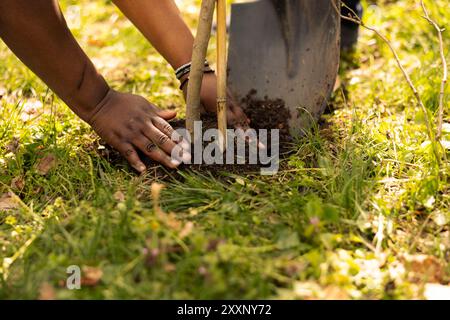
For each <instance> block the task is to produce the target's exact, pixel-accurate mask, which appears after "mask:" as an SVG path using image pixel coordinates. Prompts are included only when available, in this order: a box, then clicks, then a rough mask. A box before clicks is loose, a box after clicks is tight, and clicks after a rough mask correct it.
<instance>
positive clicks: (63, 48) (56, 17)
mask: <svg viewBox="0 0 450 320" xmlns="http://www.w3.org/2000/svg"><path fill="white" fill-rule="evenodd" d="M0 36H1V38H2V39H3V40H4V42H5V43H6V44H7V45H8V46H9V47H10V49H11V50H12V51H13V52H14V53H15V54H16V55H17V56H18V57H19V59H21V60H22V61H23V62H24V63H25V64H26V65H27V66H28V67H29V68H30V69H31V70H33V71H34V72H35V73H36V74H37V75H38V76H39V77H40V78H41V79H42V80H43V81H44V82H45V83H46V84H47V85H48V86H49V87H50V88H51V89H52V90H53V91H54V92H55V93H56V94H57V95H58V96H59V97H60V98H61V99H63V100H64V101H65V102H66V103H67V105H68V106H69V107H71V108H72V110H73V111H74V112H76V113H77V114H78V115H79V116H80V117H81V118H82V119H84V120H88V119H89V117H90V115H91V113H92V110H93V109H94V108H95V106H96V105H97V104H98V103H99V102H100V101H101V100H102V99H103V98H104V97H105V95H106V93H107V91H108V90H109V87H108V85H107V84H106V82H105V80H104V79H103V77H102V76H101V75H99V74H98V72H97V71H96V69H95V67H94V65H93V64H92V62H91V61H90V60H89V58H88V57H87V56H86V54H85V53H84V52H83V50H82V49H81V48H80V46H79V45H78V43H77V42H76V40H75V38H74V37H73V36H72V34H71V33H70V30H69V29H68V27H67V25H66V22H65V20H64V17H63V15H62V13H61V10H60V8H59V6H58V3H57V1H56V0H33V1H29V0H1V1H0Z"/></svg>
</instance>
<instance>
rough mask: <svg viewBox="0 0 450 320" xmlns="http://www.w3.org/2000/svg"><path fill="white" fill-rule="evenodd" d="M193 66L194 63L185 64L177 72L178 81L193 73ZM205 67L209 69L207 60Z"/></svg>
mask: <svg viewBox="0 0 450 320" xmlns="http://www.w3.org/2000/svg"><path fill="white" fill-rule="evenodd" d="M191 66H192V62H188V63H186V64H183V65H182V66H181V67H179V68H178V69H176V70H175V75H176V76H177V79H178V80H180V79H181V78H182V77H183V76H184V75H186V74H188V73H190V72H191ZM205 67H209V63H208V61H206V60H205Z"/></svg>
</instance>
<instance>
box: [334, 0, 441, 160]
mask: <svg viewBox="0 0 450 320" xmlns="http://www.w3.org/2000/svg"><path fill="white" fill-rule="evenodd" d="M330 1H331V2H332V3H333V7H334V9H335V10H336V11H337V13H338V14H339V15H340V17H341V18H342V19H344V20H347V21H351V22H353V23H356V24H358V25H360V26H361V27H363V28H365V29H367V30H369V31H372V32H373V33H375V34H376V35H377V36H378V37H379V38H380V39H381V40H383V42H384V43H385V44H386V45H387V46H388V47H389V49H390V51H391V52H392V54H393V55H394V59H395V61H396V62H397V65H398V67H399V69H400V70H401V72H402V74H403V77H404V78H405V80H406V82H407V83H408V86H409V88H410V89H411V91H412V92H413V94H414V97H415V98H416V100H417V103H418V104H419V106H420V108H421V109H422V112H423V113H424V117H425V125H426V127H427V135H428V139H429V140H430V141H431V145H432V148H433V153H434V156H435V159H436V162H437V164H438V166H440V163H441V157H440V156H439V152H438V151H437V148H436V145H435V143H434V141H436V140H435V139H434V136H435V135H434V133H433V128H432V126H431V121H430V118H429V114H428V110H427V108H426V107H425V104H424V103H423V100H422V98H421V96H420V94H419V91H418V90H417V88H416V87H415V85H414V83H413V82H412V80H411V77H410V76H409V74H408V72H406V69H405V67H404V66H403V63H402V62H401V60H400V58H399V56H398V53H397V51H396V50H395V49H394V46H393V45H392V43H391V42H390V41H389V40H388V39H387V38H386V37H385V36H384V35H383V34H382V33H380V32H379V31H378V30H377V29H375V28H374V27H370V26H367V25H366V24H365V23H364V22H363V21H362V20H361V19H360V18H359V16H358V15H357V14H356V12H355V11H354V10H353V9H352V8H350V7H349V6H347V5H346V4H345V3H342V6H344V7H346V8H347V9H348V10H349V12H350V15H349V16H345V15H343V14H341V11H340V10H339V8H338V7H337V5H336V1H335V0H330ZM437 143H439V144H440V141H439V140H438V141H437Z"/></svg>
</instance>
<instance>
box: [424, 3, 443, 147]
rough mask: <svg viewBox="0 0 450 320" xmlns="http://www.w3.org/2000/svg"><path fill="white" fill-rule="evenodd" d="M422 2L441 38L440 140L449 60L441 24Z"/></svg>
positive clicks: (426, 16) (429, 19) (437, 138)
mask: <svg viewBox="0 0 450 320" xmlns="http://www.w3.org/2000/svg"><path fill="white" fill-rule="evenodd" d="M420 4H421V5H422V9H423V12H424V14H425V16H424V18H425V19H426V20H427V21H428V22H429V23H430V24H431V25H432V26H433V27H434V28H435V29H436V31H437V33H438V38H439V52H440V54H441V61H442V68H443V71H442V81H441V90H440V92H439V111H438V123H437V133H436V140H440V138H441V136H442V124H443V122H444V121H443V120H444V97H445V88H446V86H447V79H448V66H447V60H446V58H445V52H444V40H443V37H442V31H443V30H442V29H441V28H440V27H439V25H438V24H437V23H436V21H434V20H433V19H431V17H430V15H429V13H428V10H427V7H426V6H425V3H424V1H423V0H420Z"/></svg>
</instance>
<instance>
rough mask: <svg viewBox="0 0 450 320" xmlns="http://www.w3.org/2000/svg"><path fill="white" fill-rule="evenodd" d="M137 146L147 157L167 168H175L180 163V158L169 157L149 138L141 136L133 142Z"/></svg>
mask: <svg viewBox="0 0 450 320" xmlns="http://www.w3.org/2000/svg"><path fill="white" fill-rule="evenodd" d="M135 145H136V147H137V148H139V149H140V150H141V151H142V152H143V153H144V154H145V155H146V156H147V157H149V158H150V159H152V160H154V161H156V162H159V163H161V164H163V165H165V166H166V167H168V168H172V169H175V168H177V167H178V166H179V165H180V164H181V160H178V159H175V158H173V159H172V158H171V157H169V156H168V155H167V154H166V153H165V152H164V151H162V150H161V149H159V148H158V146H157V145H156V144H155V143H154V142H153V141H151V140H148V139H145V138H142V139H139V141H137V142H135Z"/></svg>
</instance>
